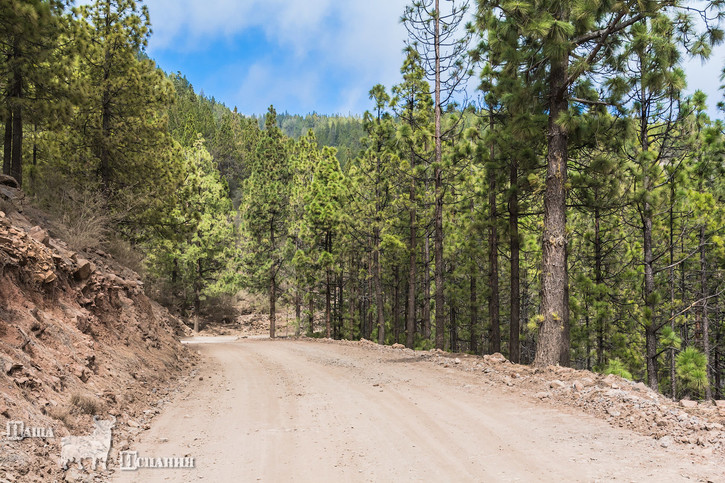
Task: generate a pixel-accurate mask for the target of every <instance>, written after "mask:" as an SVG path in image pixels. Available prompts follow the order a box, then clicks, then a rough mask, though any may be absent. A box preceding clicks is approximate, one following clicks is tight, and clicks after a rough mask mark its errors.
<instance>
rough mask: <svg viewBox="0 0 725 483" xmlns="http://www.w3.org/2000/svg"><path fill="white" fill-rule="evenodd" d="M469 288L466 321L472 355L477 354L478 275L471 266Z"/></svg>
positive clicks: (472, 265) (473, 266)
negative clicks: (468, 317) (467, 317)
mask: <svg viewBox="0 0 725 483" xmlns="http://www.w3.org/2000/svg"><path fill="white" fill-rule="evenodd" d="M468 276H469V278H470V287H469V290H470V292H469V299H468V311H469V313H470V320H469V321H468V324H469V325H468V335H469V339H468V340H469V342H468V344H469V348H470V350H471V352H472V353H473V354H478V331H477V329H478V287H477V285H478V274H477V273H476V267H475V265H474V264H473V263H472V264H471V273H469V275H468Z"/></svg>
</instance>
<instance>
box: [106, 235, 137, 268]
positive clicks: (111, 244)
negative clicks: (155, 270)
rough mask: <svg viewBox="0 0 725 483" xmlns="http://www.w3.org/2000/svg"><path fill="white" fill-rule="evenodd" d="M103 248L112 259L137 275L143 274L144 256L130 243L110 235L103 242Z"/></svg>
mask: <svg viewBox="0 0 725 483" xmlns="http://www.w3.org/2000/svg"><path fill="white" fill-rule="evenodd" d="M103 248H104V249H105V250H106V251H107V252H108V253H110V254H111V255H112V256H113V259H114V260H116V261H117V262H118V263H120V264H121V265H123V266H124V267H128V268H130V269H131V270H133V271H134V272H136V273H138V274H139V275H141V276H143V272H144V256H143V254H142V253H141V252H139V251H137V250H136V249H135V248H134V247H133V246H131V244H130V243H129V242H128V241H126V240H123V239H121V238H118V237H116V236H112V237H110V238H109V239H108V241H106V243H104V244H103Z"/></svg>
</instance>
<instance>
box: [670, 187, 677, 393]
mask: <svg viewBox="0 0 725 483" xmlns="http://www.w3.org/2000/svg"><path fill="white" fill-rule="evenodd" d="M669 211H670V250H669V251H670V280H669V282H670V329H672V332H673V333H674V332H675V177H674V176H673V177H672V179H671V180H670V210H669ZM669 353H670V393H671V395H672V400H673V401H674V400H676V399H677V367H676V365H675V348H674V347H672V348H670V350H669Z"/></svg>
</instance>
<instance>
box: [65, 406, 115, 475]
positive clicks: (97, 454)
mask: <svg viewBox="0 0 725 483" xmlns="http://www.w3.org/2000/svg"><path fill="white" fill-rule="evenodd" d="M93 424H94V425H95V429H94V430H93V433H91V434H90V436H65V437H64V438H61V440H60V465H61V466H62V467H63V469H64V470H67V469H68V463H73V462H74V461H75V462H77V463H78V466H79V467H80V469H83V461H82V460H83V459H84V458H90V460H91V469H92V470H93V471H95V470H96V466H97V464H98V460H100V461H101V462H102V463H103V469H104V470H106V469H108V464H107V461H108V453H109V452H110V451H111V436H112V435H111V428H113V426H114V425H115V424H116V418H115V417H113V416H111V419H108V420H100V421H99V420H98V418H96V417H95V416H93Z"/></svg>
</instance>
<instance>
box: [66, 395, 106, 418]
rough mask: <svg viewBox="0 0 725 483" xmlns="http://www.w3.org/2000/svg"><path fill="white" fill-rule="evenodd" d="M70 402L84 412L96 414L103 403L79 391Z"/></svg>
mask: <svg viewBox="0 0 725 483" xmlns="http://www.w3.org/2000/svg"><path fill="white" fill-rule="evenodd" d="M70 403H71V405H72V406H73V407H76V408H78V410H79V411H80V412H82V413H84V414H90V415H96V414H98V412H99V411H100V409H101V403H100V402H99V401H98V400H97V399H96V398H94V397H91V396H86V395H84V394H79V393H75V394H73V395H72V396H71V398H70Z"/></svg>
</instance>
